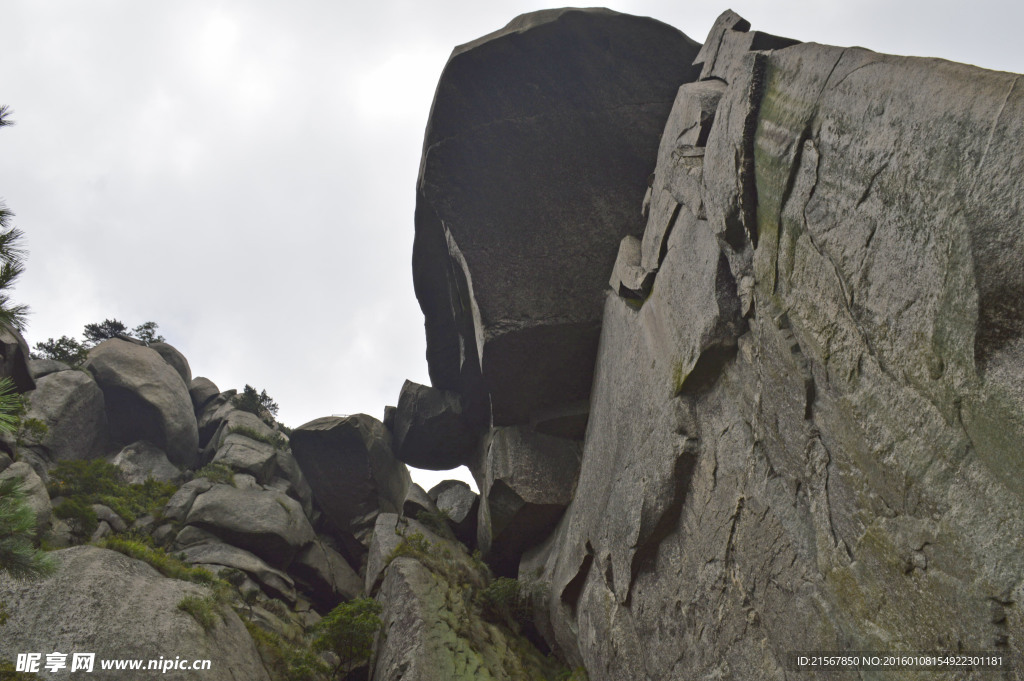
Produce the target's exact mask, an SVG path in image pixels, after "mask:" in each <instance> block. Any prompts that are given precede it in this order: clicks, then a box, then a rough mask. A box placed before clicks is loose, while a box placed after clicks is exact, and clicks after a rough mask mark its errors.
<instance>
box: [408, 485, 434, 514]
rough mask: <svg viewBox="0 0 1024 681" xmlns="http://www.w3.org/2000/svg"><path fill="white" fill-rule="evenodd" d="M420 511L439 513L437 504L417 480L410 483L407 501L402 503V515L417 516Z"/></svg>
mask: <svg viewBox="0 0 1024 681" xmlns="http://www.w3.org/2000/svg"><path fill="white" fill-rule="evenodd" d="M420 513H437V504H435V503H434V500H433V499H431V498H430V495H428V494H427V493H426V492H425V491H423V488H422V487H420V486H419V485H417V484H416V483H415V482H414V483H412V484H411V485H409V493H408V494H406V496H405V503H404V504H402V515H403V516H405V517H406V518H414V519H415V518H416V516H418V515H419V514H420Z"/></svg>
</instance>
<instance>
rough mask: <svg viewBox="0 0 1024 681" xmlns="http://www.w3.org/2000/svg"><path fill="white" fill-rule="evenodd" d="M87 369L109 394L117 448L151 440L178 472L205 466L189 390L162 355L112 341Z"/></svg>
mask: <svg viewBox="0 0 1024 681" xmlns="http://www.w3.org/2000/svg"><path fill="white" fill-rule="evenodd" d="M85 368H86V369H87V370H88V371H89V373H90V374H92V377H93V378H94V379H95V381H96V383H97V384H98V385H99V387H100V389H101V390H102V391H103V400H104V403H105V406H106V410H107V422H108V424H109V426H110V437H111V439H112V440H113V443H114V444H119V445H122V446H123V445H127V444H130V443H132V442H136V441H138V440H148V441H149V442H152V443H153V444H155V445H156V446H157V447H159V448H160V449H162V450H163V451H164V452H166V453H167V458H168V459H170V460H171V462H172V463H174V464H175V465H177V466H183V467H192V466H195V465H196V464H197V463H198V462H199V432H198V428H197V425H196V416H195V412H194V411H193V409H192V399H191V398H190V397H189V394H188V388H187V387H186V385H185V383H184V382H183V381H182V380H181V376H180V375H179V374H178V373H177V372H176V371H175V370H174V369H173V368H172V367H171V365H170V364H168V363H167V362H165V361H164V359H163V358H162V357H161V356H160V355H159V354H158V353H157V352H156V350H152V349H150V348H147V347H145V346H141V345H135V344H133V343H128V342H126V341H123V340H118V339H110V340H106V341H103V342H102V343H100V344H99V345H97V346H96V347H94V348H93V349H91V350H90V351H89V360H88V361H87V362H86V364H85ZM58 375H59V374H58Z"/></svg>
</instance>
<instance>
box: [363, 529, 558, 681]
mask: <svg viewBox="0 0 1024 681" xmlns="http://www.w3.org/2000/svg"><path fill="white" fill-rule="evenodd" d="M380 522H381V523H382V529H387V530H389V531H388V532H381V533H380V536H381V537H384V538H385V540H386V541H387V542H390V543H392V544H393V545H394V547H396V548H397V547H399V546H400V547H401V548H400V549H399V551H398V554H391V556H393V557H391V558H390V562H388V563H386V565H385V566H384V567H383V579H382V580H381V581H380V582H379V584H380V587H379V590H378V591H377V592H376V593H377V600H378V601H379V602H380V603H381V605H382V613H381V619H383V622H384V626H383V628H382V630H381V633H380V635H379V636H378V639H377V646H376V652H375V656H374V664H373V669H372V672H371V678H372V679H375V680H378V681H384V680H388V681H398V679H421V680H423V681H429V680H435V679H436V680H437V681H442V680H443V681H448V680H449V679H509V680H511V679H548V678H559V677H560V675H562V678H564V676H565V670H564V669H563V668H561V666H560V665H559V664H558V663H557V662H556V661H555V660H553V659H552V658H550V657H546V656H544V655H543V654H541V652H540V651H539V650H537V649H536V648H535V647H534V646H533V645H532V644H531V643H530V642H529V641H527V640H526V639H525V638H524V637H523V636H522V635H521V634H519V633H518V632H515V631H512V630H510V629H509V628H508V627H507V626H505V625H503V624H498V623H495V622H492V621H488V620H487V619H485V618H484V617H483V616H482V615H483V612H482V610H481V606H480V603H478V602H477V600H476V599H475V598H474V593H479V589H481V588H482V587H484V585H485V584H486V582H487V580H488V577H487V575H486V573H485V571H483V570H481V567H480V566H479V565H478V564H475V563H474V561H473V560H472V559H471V557H470V556H469V554H468V553H467V552H466V549H465V547H463V546H461V545H459V544H457V543H455V542H452V541H450V540H446V539H444V538H442V537H439V536H437V535H435V534H433V533H431V532H430V531H429V530H427V529H425V528H424V527H422V526H421V525H418V524H416V523H414V522H410V523H409V524H408V525H406V524H405V523H404V521H400V520H399V519H398V517H397V516H393V515H392V516H388V517H385V515H383V514H382V515H381V517H380ZM396 523H397V525H396ZM396 531H397V532H398V535H396ZM396 538H397V541H395V539H396ZM403 542H405V543H404V544H403ZM394 550H395V549H394V548H392V549H391V551H394Z"/></svg>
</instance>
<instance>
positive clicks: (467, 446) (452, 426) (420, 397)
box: [390, 381, 482, 471]
mask: <svg viewBox="0 0 1024 681" xmlns="http://www.w3.org/2000/svg"><path fill="white" fill-rule="evenodd" d="M390 430H391V434H392V437H393V442H394V450H395V458H397V459H398V460H399V461H404V462H405V463H407V464H409V465H410V466H415V467H416V468H426V469H427V470H435V471H441V470H450V469H452V468H458V467H459V466H462V465H464V464H466V463H469V461H471V460H472V458H473V457H474V456H475V454H476V446H477V440H478V439H479V434H480V431H481V430H482V429H481V428H479V427H478V425H474V424H472V423H469V422H468V419H467V417H466V415H465V414H463V410H462V401H461V399H460V398H459V395H458V394H457V393H454V392H451V391H449V390H438V389H437V388H431V387H430V386H426V385H420V384H419V383H413V382H412V381H406V382H405V383H404V384H403V385H402V392H401V394H400V395H399V398H398V407H397V411H396V412H395V417H394V424H393V426H392V428H391V429H390Z"/></svg>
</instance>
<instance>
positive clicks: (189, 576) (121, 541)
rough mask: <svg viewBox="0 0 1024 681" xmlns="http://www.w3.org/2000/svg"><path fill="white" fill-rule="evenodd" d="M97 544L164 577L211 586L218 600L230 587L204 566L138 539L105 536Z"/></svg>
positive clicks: (223, 598) (223, 597)
mask: <svg viewBox="0 0 1024 681" xmlns="http://www.w3.org/2000/svg"><path fill="white" fill-rule="evenodd" d="M97 546H99V547H101V548H104V549H110V550H111V551H117V552H119V553H123V554H124V555H126V556H128V557H130V558H135V559H136V560H141V561H143V562H144V563H148V564H149V565H151V566H152V567H153V568H155V569H156V571H157V572H159V573H160V574H162V575H163V576H165V577H171V578H172V579H180V580H182V581H185V582H192V583H193V584H202V585H204V586H209V587H213V588H214V590H215V592H216V593H217V594H218V595H219V597H220V600H226V598H225V594H226V593H227V591H228V590H229V588H230V587H229V585H228V583H227V582H225V581H224V580H222V579H220V578H218V577H217V576H216V575H214V574H213V573H212V572H210V571H209V570H207V569H205V568H198V567H192V566H191V565H188V564H187V563H185V562H183V561H180V560H178V559H177V558H175V557H173V556H171V555H168V554H167V552H166V551H164V550H163V549H158V548H155V547H153V546H148V545H146V544H145V543H143V542H141V541H138V540H134V539H125V538H124V537H107V538H105V539H103V540H102V541H100V542H98V543H97Z"/></svg>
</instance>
